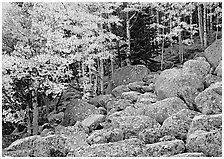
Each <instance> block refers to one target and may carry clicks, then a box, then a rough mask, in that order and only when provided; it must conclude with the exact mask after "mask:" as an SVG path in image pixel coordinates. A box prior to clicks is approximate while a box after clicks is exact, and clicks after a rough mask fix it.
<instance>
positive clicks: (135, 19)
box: [129, 14, 138, 29]
mask: <svg viewBox="0 0 224 159" xmlns="http://www.w3.org/2000/svg"><path fill="white" fill-rule="evenodd" d="M137 19H138V14H137V17H136V18H135V21H134V22H133V23H132V25H131V26H130V27H129V29H131V28H132V27H133V26H134V24H135V22H136V21H137Z"/></svg>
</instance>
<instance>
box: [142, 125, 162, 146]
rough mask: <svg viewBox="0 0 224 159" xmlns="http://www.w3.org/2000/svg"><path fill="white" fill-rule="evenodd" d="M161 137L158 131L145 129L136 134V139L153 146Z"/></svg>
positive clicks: (157, 129)
mask: <svg viewBox="0 0 224 159" xmlns="http://www.w3.org/2000/svg"><path fill="white" fill-rule="evenodd" d="M160 137H161V134H160V129H159V128H156V129H145V130H143V131H142V132H140V133H139V134H138V138H139V139H141V140H142V141H144V143H145V144H153V143H156V142H158V141H159V138H160Z"/></svg>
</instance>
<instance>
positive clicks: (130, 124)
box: [110, 116, 160, 139]
mask: <svg viewBox="0 0 224 159" xmlns="http://www.w3.org/2000/svg"><path fill="white" fill-rule="evenodd" d="M110 119H111V123H112V126H113V128H119V129H122V131H123V133H124V136H125V139H128V138H131V137H137V136H138V134H139V133H140V132H142V131H143V130H144V129H156V128H159V127H160V124H159V123H158V122H156V121H155V120H154V119H152V118H150V117H148V116H122V117H113V118H110Z"/></svg>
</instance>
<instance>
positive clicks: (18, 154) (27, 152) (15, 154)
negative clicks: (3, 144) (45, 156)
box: [2, 150, 31, 157]
mask: <svg viewBox="0 0 224 159" xmlns="http://www.w3.org/2000/svg"><path fill="white" fill-rule="evenodd" d="M30 152H31V150H15V151H4V150H3V151H2V157H31V153H30Z"/></svg>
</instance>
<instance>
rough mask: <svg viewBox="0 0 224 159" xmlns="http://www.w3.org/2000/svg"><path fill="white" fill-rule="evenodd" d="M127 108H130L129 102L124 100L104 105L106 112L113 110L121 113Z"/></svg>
mask: <svg viewBox="0 0 224 159" xmlns="http://www.w3.org/2000/svg"><path fill="white" fill-rule="evenodd" d="M129 106H132V104H131V102H130V101H128V100H125V99H118V100H113V101H109V102H108V103H107V105H106V108H107V111H108V112H109V111H110V110H111V109H114V110H115V111H121V110H124V109H125V108H127V107H129Z"/></svg>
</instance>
